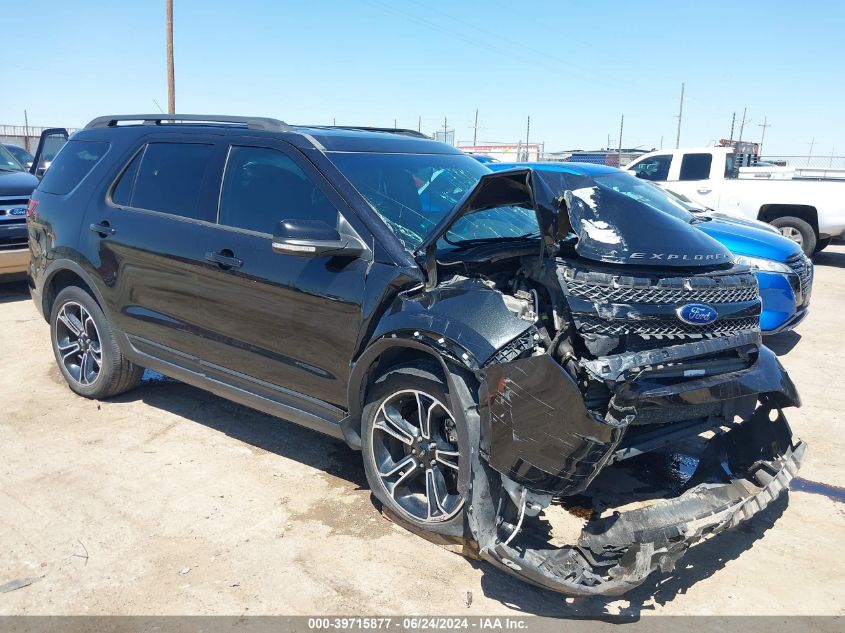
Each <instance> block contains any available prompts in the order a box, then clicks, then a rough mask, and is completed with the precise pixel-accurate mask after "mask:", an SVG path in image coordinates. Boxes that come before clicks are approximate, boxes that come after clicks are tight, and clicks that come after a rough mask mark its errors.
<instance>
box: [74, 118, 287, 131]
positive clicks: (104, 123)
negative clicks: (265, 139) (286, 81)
mask: <svg viewBox="0 0 845 633" xmlns="http://www.w3.org/2000/svg"><path fill="white" fill-rule="evenodd" d="M122 121H140V122H141V123H142V124H143V125H161V124H162V123H174V124H177V123H182V122H188V123H214V124H218V125H220V124H227V123H230V124H235V125H241V126H244V127H247V128H249V129H250V130H268V131H275V132H288V131H290V130H291V129H292V128H291V126H289V125H288V124H287V123H285V122H284V121H279V120H278V119H268V118H265V117H252V116H224V115H220V114H118V115H109V116H100V117H97V118H96V119H94V120H93V121H91V122H90V123H89V124H88V125H86V126H85V129H92V128H103V127H117V125H118V124H119V123H120V122H122Z"/></svg>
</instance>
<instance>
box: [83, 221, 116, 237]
mask: <svg viewBox="0 0 845 633" xmlns="http://www.w3.org/2000/svg"><path fill="white" fill-rule="evenodd" d="M88 228H89V229H91V230H92V231H94V233H96V234H97V235H99V236H100V237H108V236H109V235H114V234H115V233H117V231H116V230H115V229H114V228H112V226H111V225H110V224H109V223H108V222H107V221H105V220H103V221H102V222H100V223H95V224H92V225H91V226H89V227H88Z"/></svg>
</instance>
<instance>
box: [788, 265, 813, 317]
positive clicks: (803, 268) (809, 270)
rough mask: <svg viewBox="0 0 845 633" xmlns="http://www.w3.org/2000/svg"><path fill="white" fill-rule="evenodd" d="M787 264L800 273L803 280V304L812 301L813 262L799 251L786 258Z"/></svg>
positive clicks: (799, 277)
mask: <svg viewBox="0 0 845 633" xmlns="http://www.w3.org/2000/svg"><path fill="white" fill-rule="evenodd" d="M786 265H787V266H789V267H790V268H791V269H792V270H793V272H794V273H795V274H796V275H798V279H799V280H800V281H801V304H802V305H806V304H807V303H808V302H809V301H810V294H811V293H812V291H813V262H812V261H810V258H809V257H807V256H806V255H805V254H804V253H798V254H797V255H793V256H792V257H789V258H788V259H787V260H786Z"/></svg>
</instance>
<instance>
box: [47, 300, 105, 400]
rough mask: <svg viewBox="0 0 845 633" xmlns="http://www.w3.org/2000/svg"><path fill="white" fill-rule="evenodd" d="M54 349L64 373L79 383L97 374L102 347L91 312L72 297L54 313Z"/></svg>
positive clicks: (91, 380) (85, 383)
mask: <svg viewBox="0 0 845 633" xmlns="http://www.w3.org/2000/svg"><path fill="white" fill-rule="evenodd" d="M55 330H56V334H55V336H56V341H55V343H56V349H58V351H59V357H60V359H61V363H62V365H64V368H65V370H66V371H67V374H68V375H69V376H70V377H71V378H72V379H73V380H74V381H76V382H77V383H78V384H80V385H82V386H88V385H91V384H92V383H93V382H94V381H95V380H97V377H98V376H99V375H100V371H101V369H102V365H103V350H102V346H101V343H100V333H99V332H98V331H97V325H96V323H94V319H93V318H92V317H91V314H90V313H89V312H88V310H86V309H85V308H84V307H83V306H82V305H80V304H79V303H77V302H76V301H68V302H67V303H65V304H64V305H63V306H62V307H61V309H60V310H59V313H58V314H57V315H56V328H55Z"/></svg>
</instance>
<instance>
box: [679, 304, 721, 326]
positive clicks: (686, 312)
mask: <svg viewBox="0 0 845 633" xmlns="http://www.w3.org/2000/svg"><path fill="white" fill-rule="evenodd" d="M675 313H676V314H677V315H678V318H679V319H680V320H681V321H683V322H684V323H689V324H690V325H707V324H708V323H713V321H715V320H716V319H718V318H719V313H718V312H716V309H715V308H711V307H710V306H708V305H705V304H703V303H687V304H686V305H682V306H681V307H680V308H678V309H677V310H676V311H675Z"/></svg>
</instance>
